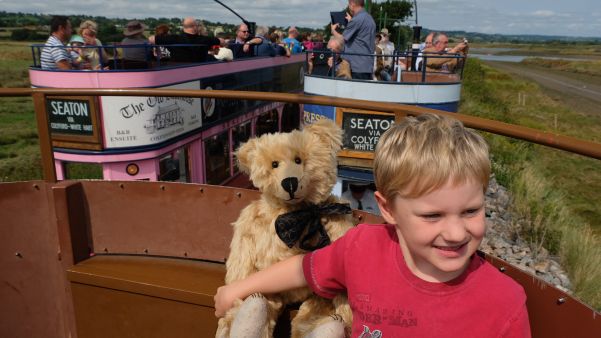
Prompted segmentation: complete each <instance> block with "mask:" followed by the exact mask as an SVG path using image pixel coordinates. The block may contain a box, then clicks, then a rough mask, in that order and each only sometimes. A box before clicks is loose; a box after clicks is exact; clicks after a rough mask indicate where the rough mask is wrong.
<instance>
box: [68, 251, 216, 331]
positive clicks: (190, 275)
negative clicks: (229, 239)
mask: <svg viewBox="0 0 601 338" xmlns="http://www.w3.org/2000/svg"><path fill="white" fill-rule="evenodd" d="M224 276H225V265H224V264H220V263H211V262H203V261H198V260H191V259H179V258H164V257H148V256H131V255H96V256H94V257H92V258H90V259H88V260H85V261H82V262H80V263H78V264H77V265H75V266H73V267H72V268H70V269H68V270H67V277H68V279H69V281H70V284H71V290H72V295H73V306H74V308H75V319H76V326H77V333H78V336H79V337H129V336H131V337H212V336H214V335H215V330H216V328H217V319H216V318H215V316H214V314H213V313H214V311H215V310H214V308H213V296H214V294H215V291H216V290H217V287H219V286H220V285H223V281H224Z"/></svg>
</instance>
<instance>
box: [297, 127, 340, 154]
mask: <svg viewBox="0 0 601 338" xmlns="http://www.w3.org/2000/svg"><path fill="white" fill-rule="evenodd" d="M305 130H306V131H308V132H310V133H313V134H315V135H317V136H318V137H319V138H320V139H321V140H322V141H323V142H325V143H326V144H328V145H329V146H330V147H331V148H332V149H333V150H334V151H338V150H340V149H342V129H340V127H338V125H337V124H336V123H335V122H334V121H332V120H330V119H319V120H317V121H315V123H313V124H310V125H308V126H305Z"/></svg>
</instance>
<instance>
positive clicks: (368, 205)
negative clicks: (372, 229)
mask: <svg viewBox="0 0 601 338" xmlns="http://www.w3.org/2000/svg"><path fill="white" fill-rule="evenodd" d="M342 199H345V200H347V201H349V202H350V204H351V208H352V209H357V210H363V211H367V212H369V213H372V214H374V215H380V209H379V208H378V202H377V201H376V198H375V196H374V191H373V190H371V189H369V183H367V182H351V183H349V185H348V189H347V190H346V191H345V192H343V193H342Z"/></svg>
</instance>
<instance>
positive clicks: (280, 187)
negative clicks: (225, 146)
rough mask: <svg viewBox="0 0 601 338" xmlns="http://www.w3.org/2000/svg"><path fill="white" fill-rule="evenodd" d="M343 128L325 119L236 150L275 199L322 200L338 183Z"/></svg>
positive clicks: (262, 188)
mask: <svg viewBox="0 0 601 338" xmlns="http://www.w3.org/2000/svg"><path fill="white" fill-rule="evenodd" d="M341 146H342V130H341V129H340V128H339V127H338V126H337V125H336V124H335V123H334V122H333V121H331V120H328V119H321V120H318V121H317V122H315V123H314V124H312V125H308V126H305V128H304V129H303V130H302V131H299V130H294V131H292V132H289V133H275V134H266V135H262V136H261V137H259V138H253V139H250V140H249V141H248V142H246V143H244V144H243V145H242V146H240V148H239V149H238V151H237V152H236V157H237V159H238V167H239V168H240V170H241V171H242V172H244V173H246V174H247V175H249V177H250V179H251V181H252V182H253V184H254V185H255V187H257V188H258V189H259V190H260V191H261V192H262V193H263V197H264V198H268V199H269V200H270V202H272V203H280V204H281V203H283V204H288V205H291V204H299V203H301V202H308V203H314V204H318V203H320V202H323V201H325V200H326V199H327V198H328V197H329V196H330V194H331V191H332V187H333V186H334V184H335V183H336V166H337V164H336V163H337V162H336V153H337V152H338V151H339V150H340V149H341Z"/></svg>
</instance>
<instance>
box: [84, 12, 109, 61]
mask: <svg viewBox="0 0 601 338" xmlns="http://www.w3.org/2000/svg"><path fill="white" fill-rule="evenodd" d="M78 32H79V34H80V35H81V37H82V38H83V40H84V42H85V44H84V47H86V48H83V53H84V55H85V57H86V59H87V61H88V62H89V63H90V69H100V68H103V67H104V66H105V65H106V64H107V63H108V61H109V55H108V54H107V53H106V51H105V50H104V48H102V42H100V40H98V38H96V33H97V32H98V24H96V23H95V22H94V21H92V20H86V21H84V22H82V23H81V24H80V25H79V30H78Z"/></svg>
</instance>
